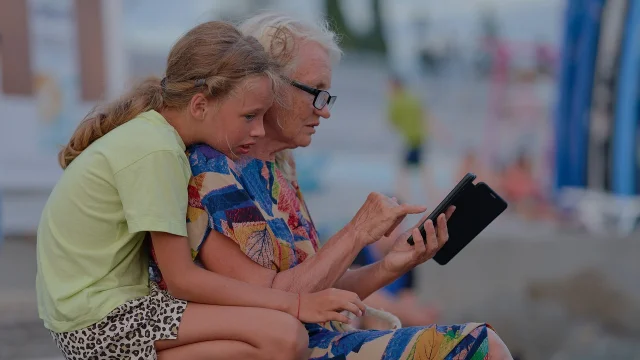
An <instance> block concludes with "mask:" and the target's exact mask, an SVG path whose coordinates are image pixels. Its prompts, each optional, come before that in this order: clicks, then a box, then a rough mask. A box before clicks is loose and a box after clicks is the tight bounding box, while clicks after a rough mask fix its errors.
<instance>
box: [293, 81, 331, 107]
mask: <svg viewBox="0 0 640 360" xmlns="http://www.w3.org/2000/svg"><path fill="white" fill-rule="evenodd" d="M286 80H287V81H289V83H290V84H291V85H293V86H295V87H297V88H298V89H300V90H302V91H304V92H306V93H309V94H311V95H314V96H315V98H313V107H314V108H316V109H318V110H322V109H323V108H324V107H325V106H326V107H327V110H331V108H332V107H333V104H335V103H336V98H337V96H331V94H329V92H328V91H326V90H320V89H316V88H312V87H311V86H307V85H305V84H301V83H299V82H297V81H295V80H290V79H286Z"/></svg>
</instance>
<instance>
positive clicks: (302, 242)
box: [188, 13, 511, 359]
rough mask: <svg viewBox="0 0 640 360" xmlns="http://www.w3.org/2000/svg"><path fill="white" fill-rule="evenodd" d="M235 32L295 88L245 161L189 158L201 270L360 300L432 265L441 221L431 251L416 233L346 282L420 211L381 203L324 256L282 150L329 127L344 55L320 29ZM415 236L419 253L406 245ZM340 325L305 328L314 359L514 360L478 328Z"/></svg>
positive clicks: (258, 26) (245, 27) (260, 22)
mask: <svg viewBox="0 0 640 360" xmlns="http://www.w3.org/2000/svg"><path fill="white" fill-rule="evenodd" d="M240 28H241V29H242V31H243V33H244V34H245V35H251V36H255V37H256V38H258V40H259V41H260V42H261V44H262V45H263V46H264V47H265V49H266V50H267V51H268V52H269V53H270V54H271V55H272V56H273V58H274V59H275V60H276V61H278V63H279V64H280V65H281V66H282V68H283V77H284V79H286V81H288V82H289V84H290V86H288V87H284V88H282V91H283V95H282V96H283V100H282V101H281V103H280V102H278V103H275V104H274V106H273V107H272V108H271V109H269V111H268V112H267V113H266V115H265V132H266V137H265V138H262V139H259V140H258V141H257V143H256V145H255V147H254V148H252V149H251V150H250V153H249V155H250V156H247V157H244V158H241V159H237V160H235V161H232V159H230V158H229V157H228V156H225V154H223V153H220V152H218V151H216V150H214V149H211V148H210V147H208V146H206V145H199V146H196V147H193V148H191V149H190V157H189V158H190V161H191V166H192V171H193V177H192V179H191V182H190V191H189V194H190V200H189V203H190V208H189V217H188V224H189V225H188V230H189V238H190V239H191V246H192V251H193V252H194V253H196V254H197V260H198V261H201V262H202V263H203V265H204V266H205V268H207V269H210V270H212V271H215V272H217V273H220V274H223V275H226V276H230V277H233V278H236V279H240V280H243V281H246V282H249V283H252V284H259V285H261V286H264V287H270V288H276V289H283V290H287V291H295V292H301V293H306V292H310V291H318V290H321V289H326V288H328V287H331V286H335V287H337V288H340V289H346V290H349V291H353V292H355V293H356V294H358V296H359V297H360V298H366V297H368V296H369V295H370V294H372V293H374V292H375V291H377V290H379V289H380V288H382V287H383V286H384V285H387V284H389V283H390V282H392V281H393V280H395V279H397V278H398V277H399V276H401V275H402V274H404V273H406V272H407V271H409V270H410V269H412V268H414V267H415V266H417V265H419V264H421V263H424V262H425V261H427V260H428V259H430V258H431V257H432V256H433V255H434V254H435V252H436V251H437V250H438V249H439V248H440V247H441V246H442V245H443V244H444V243H445V242H446V240H447V238H448V235H447V228H446V219H445V215H444V214H443V215H441V216H440V217H439V218H438V221H437V226H438V233H437V234H436V231H435V227H434V224H433V223H432V222H431V221H429V222H427V225H426V229H427V239H426V241H424V240H423V238H422V236H421V234H420V232H419V231H418V230H417V227H413V228H412V229H411V230H409V231H407V232H405V233H404V234H402V235H401V236H399V237H398V238H397V239H396V240H395V242H394V244H393V247H392V249H391V251H389V253H388V254H387V255H386V256H385V257H384V258H383V259H382V260H380V261H378V262H376V263H374V264H371V265H369V266H366V267H362V268H360V269H357V270H353V271H347V269H348V267H349V266H350V265H351V263H352V262H353V259H354V258H355V257H356V255H357V253H358V252H359V251H360V250H361V249H362V248H364V247H365V246H366V245H368V244H371V243H374V242H376V241H377V240H379V239H380V238H381V237H382V236H383V235H385V234H388V233H389V232H390V231H392V230H393V229H395V227H396V226H397V224H399V222H400V221H401V220H402V218H403V217H404V215H406V214H408V213H420V212H423V211H424V210H425V208H423V207H416V206H410V205H406V204H403V205H398V204H397V202H395V201H394V200H393V199H389V198H388V197H386V196H383V195H381V194H376V193H372V194H370V195H369V197H368V198H367V200H366V201H365V204H364V205H363V206H362V207H361V208H360V210H359V211H358V212H357V213H356V215H355V216H354V218H353V219H352V220H351V221H350V222H349V223H348V224H347V226H345V227H344V228H343V229H342V230H340V231H339V232H338V233H337V234H335V235H334V236H332V237H331V238H330V239H329V240H328V242H327V243H326V244H325V245H324V246H323V247H322V248H320V247H319V243H318V235H317V232H316V229H315V226H314V224H313V221H312V219H311V217H310V215H309V211H308V209H307V206H306V204H305V202H304V199H303V197H302V194H301V193H300V191H299V189H298V188H296V187H294V186H293V184H292V181H293V180H294V177H293V173H292V169H291V164H294V162H293V159H292V158H291V156H290V153H289V152H288V151H287V150H286V149H291V148H296V147H299V146H308V145H309V144H310V142H311V136H312V134H313V133H314V132H315V127H316V126H318V125H319V118H320V117H323V118H329V116H330V112H329V110H330V108H331V106H332V104H333V103H334V102H335V99H336V98H335V97H333V96H331V95H330V94H329V93H328V91H327V89H329V88H330V85H331V66H332V60H337V59H338V58H339V57H340V54H341V51H340V49H339V47H338V45H337V44H336V41H335V35H334V34H333V33H332V32H331V31H330V30H329V29H328V27H327V26H326V24H324V23H320V24H311V23H303V22H301V21H298V20H296V19H293V18H290V17H288V16H285V15H279V14H270V13H265V14H260V15H257V16H255V17H252V18H251V19H248V20H247V21H245V22H244V23H243V24H242V25H241V26H240ZM410 235H413V236H414V237H415V238H416V246H410V245H409V244H408V243H407V241H406V240H407V238H408V237H409V236H410ZM353 310H354V311H356V309H353ZM336 320H338V321H332V322H326V323H322V322H315V323H313V322H306V323H305V327H306V329H307V331H308V334H309V348H310V350H311V354H310V358H311V359H320V358H329V357H331V358H334V357H335V358H343V359H349V358H358V357H359V358H367V359H375V358H382V357H383V356H385V357H386V358H389V359H400V358H402V359H405V358H409V359H411V358H417V357H416V356H420V355H416V354H425V353H434V354H437V356H436V357H435V358H438V359H444V358H445V357H446V358H454V357H456V356H458V357H462V356H469V357H471V356H476V357H477V358H486V357H487V356H490V357H491V358H494V359H510V358H511V357H510V355H509V352H508V349H506V346H505V345H504V343H503V342H502V341H501V340H500V338H499V337H498V336H497V335H496V334H495V332H494V331H493V330H491V328H490V327H489V326H487V325H485V324H479V323H468V324H459V325H445V326H435V325H432V326H426V327H418V328H403V329H393V330H387V331H376V330H367V331H363V330H357V329H354V328H353V327H351V326H349V319H348V318H346V317H343V318H340V319H336Z"/></svg>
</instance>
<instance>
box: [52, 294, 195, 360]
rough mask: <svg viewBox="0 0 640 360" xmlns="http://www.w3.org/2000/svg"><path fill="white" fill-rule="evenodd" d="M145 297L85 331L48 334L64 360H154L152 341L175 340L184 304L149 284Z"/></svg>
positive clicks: (127, 303) (128, 303)
mask: <svg viewBox="0 0 640 360" xmlns="http://www.w3.org/2000/svg"><path fill="white" fill-rule="evenodd" d="M150 286H151V291H150V294H149V295H148V296H144V297H141V298H138V299H134V300H131V301H128V302H126V303H124V304H122V305H120V306H118V307H117V308H115V309H114V310H113V311H111V312H110V313H109V314H108V315H107V317H105V318H104V319H102V320H101V321H100V322H98V323H96V324H93V325H91V326H89V327H87V328H84V329H80V330H75V331H69V332H63V333H55V332H51V336H53V340H54V341H55V343H56V345H57V346H58V349H60V351H62V354H63V355H64V357H65V359H68V360H87V359H89V360H101V359H136V360H155V359H157V355H156V350H155V347H154V342H155V341H156V340H165V339H176V338H177V337H178V327H179V325H180V320H181V319H182V314H183V313H184V310H185V309H186V308H187V302H186V301H182V300H178V299H176V298H174V297H173V296H171V295H169V294H168V293H167V292H165V291H162V290H160V289H158V286H157V285H156V284H155V283H153V282H151V283H150Z"/></svg>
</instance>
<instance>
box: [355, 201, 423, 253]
mask: <svg viewBox="0 0 640 360" xmlns="http://www.w3.org/2000/svg"><path fill="white" fill-rule="evenodd" d="M426 209H427V208H426V207H424V206H417V205H410V204H402V205H399V204H398V202H397V201H396V199H395V198H389V197H387V196H384V195H382V194H380V193H376V192H372V193H371V194H369V196H368V197H367V200H366V201H365V202H364V204H363V205H362V207H360V210H358V212H357V213H356V216H354V217H353V219H352V220H351V222H350V224H351V225H352V226H353V228H354V229H355V231H356V234H357V236H356V238H357V239H358V240H359V241H360V242H361V244H360V245H361V246H363V247H364V246H366V245H369V244H371V243H374V242H376V241H378V240H379V239H380V238H381V237H383V236H388V235H389V234H391V232H392V231H393V230H394V229H395V228H396V227H397V226H398V225H399V224H400V223H401V222H402V220H404V218H405V217H406V216H407V215H409V214H420V213H423V212H424V211H425V210H426Z"/></svg>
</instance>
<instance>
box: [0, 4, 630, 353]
mask: <svg viewBox="0 0 640 360" xmlns="http://www.w3.org/2000/svg"><path fill="white" fill-rule="evenodd" d="M263 9H271V10H278V11H284V12H286V13H289V14H291V15H295V16H298V17H300V18H305V19H317V18H322V17H326V18H328V19H329V21H330V23H331V24H332V26H333V28H334V30H336V31H337V32H338V33H340V34H341V36H342V45H343V47H344V50H345V56H344V58H343V60H342V62H341V63H340V64H339V65H336V66H335V67H334V70H333V73H334V74H333V84H332V87H331V94H332V95H337V96H338V101H337V103H336V106H335V107H334V108H333V110H332V116H331V118H330V119H327V120H323V121H322V123H321V126H320V127H319V129H318V133H317V134H316V135H315V137H314V140H313V143H312V145H311V146H310V147H308V148H305V149H298V150H296V151H295V156H296V159H297V172H298V177H299V181H300V185H301V187H302V189H303V192H304V194H305V197H306V199H307V201H308V205H309V207H310V210H311V214H312V215H313V218H314V222H315V224H316V226H317V227H318V228H319V231H320V235H321V237H322V238H323V239H326V238H328V237H330V236H331V235H333V233H335V232H336V231H337V230H338V229H340V228H341V227H342V226H344V225H345V224H346V223H347V222H348V221H349V220H350V219H351V217H352V216H353V215H354V214H355V212H356V211H357V209H358V208H359V207H360V205H361V204H362V203H363V202H364V200H365V198H366V196H367V194H368V193H369V192H371V191H379V192H383V193H385V194H388V195H394V196H400V197H401V199H403V200H406V201H409V202H412V203H419V204H426V205H428V206H429V207H430V208H433V207H434V206H435V205H437V204H438V203H439V202H440V200H441V199H442V198H443V197H444V196H445V195H446V194H447V192H448V191H449V190H450V189H451V188H453V186H454V185H455V184H456V183H457V181H458V180H459V179H460V178H462V176H463V175H464V173H466V172H474V173H476V174H477V175H478V179H479V180H481V181H485V182H487V183H488V184H489V185H490V186H491V187H492V188H494V189H495V190H496V191H497V192H498V193H499V194H500V195H502V196H503V197H504V198H505V199H506V200H507V201H508V202H509V209H508V210H507V211H506V212H505V213H504V214H503V215H502V216H501V217H500V218H499V219H498V220H496V221H495V222H494V223H492V224H491V225H490V226H489V227H488V228H487V229H486V230H485V231H484V232H483V233H482V234H481V235H480V236H479V237H478V238H477V239H476V240H475V241H474V242H473V243H472V244H470V245H469V246H468V247H467V248H465V249H464V251H463V252H462V253H461V254H460V255H459V256H458V257H456V258H455V259H454V260H453V261H452V262H450V263H449V264H448V265H446V266H439V265H437V264H435V263H434V262H428V263H426V264H424V265H422V266H420V267H419V268H418V269H417V270H416V274H415V276H416V280H415V290H414V291H415V292H416V294H417V296H418V298H419V301H420V302H421V303H422V304H423V305H424V306H425V307H433V308H437V309H439V310H438V311H439V312H440V318H439V321H440V322H443V323H449V322H462V321H486V322H489V323H491V324H492V325H493V326H494V327H495V328H496V330H497V332H498V333H499V334H500V335H501V337H502V338H503V339H504V340H505V342H506V343H507V345H508V346H509V348H510V349H511V351H512V352H513V354H514V355H517V356H518V357H519V358H520V359H640V233H639V232H638V230H637V228H638V224H639V221H640V197H639V193H640V126H638V125H639V121H640V112H639V111H640V0H606V1H605V0H449V1H435V0H305V1H300V0H264V1H258V0H255V1H250V0H235V1H222V0H184V1H171V0H2V1H0V85H1V87H0V89H1V90H0V117H1V118H0V119H1V121H0V204H1V205H2V206H1V208H0V359H47V358H51V359H56V358H59V354H58V353H57V351H56V349H55V347H54V345H53V342H52V341H51V338H50V336H49V335H48V333H47V331H46V330H45V329H44V328H43V326H42V323H41V322H40V320H39V319H38V318H37V314H36V310H35V309H36V304H35V292H34V281H35V230H36V227H37V224H38V220H39V216H40V211H41V209H42V207H43V205H44V202H45V201H46V199H47V196H48V194H49V192H50V190H51V189H52V187H53V185H54V184H55V182H56V180H57V178H58V177H59V176H60V174H61V170H60V168H59V167H58V165H57V161H56V154H57V151H58V149H59V146H60V145H62V144H64V143H66V141H67V140H68V138H69V136H70V134H71V132H72V131H73V129H74V128H75V126H76V125H77V124H78V122H79V121H80V120H81V119H82V118H83V117H84V115H85V114H86V113H87V112H88V110H89V109H90V108H91V107H92V106H94V105H95V104H96V103H99V102H100V101H104V100H109V99H112V98H114V97H117V96H118V95H119V94H120V93H121V92H122V91H123V90H124V89H126V88H127V86H128V85H129V84H131V83H132V82H133V81H135V80H136V79H139V78H141V77H144V76H147V75H151V74H154V75H158V76H162V72H163V69H164V65H165V59H166V55H167V53H168V51H169V49H170V47H171V45H172V44H173V42H174V41H175V40H177V38H178V37H179V36H180V35H181V34H183V33H184V32H186V31H187V30H188V29H189V28H190V27H192V26H194V25H195V24H197V23H199V22H203V21H207V20H211V19H224V20H230V21H236V20H240V19H243V18H246V17H248V16H250V15H251V14H254V13H256V12H257V11H259V10H263ZM392 77H394V78H397V79H400V80H402V83H403V84H404V86H405V88H406V91H408V92H410V93H412V94H414V96H417V97H418V98H419V100H420V103H421V106H422V109H423V115H424V116H423V119H422V120H421V122H420V124H419V125H417V127H415V128H409V129H406V128H405V129H400V130H398V128H396V127H394V125H393V124H392V122H391V121H390V119H389V118H388V106H389V101H390V93H391V92H390V89H391V87H390V79H391V78H392ZM405 130H406V131H408V132H409V133H412V132H420V133H422V134H424V136H423V138H424V141H422V142H421V143H420V145H419V147H420V148H421V149H422V157H421V159H420V165H421V166H420V167H411V168H408V167H407V166H406V165H405V152H406V146H405V139H404V136H403V135H402V134H403V131H405ZM406 131H405V132H406ZM415 221H416V219H408V220H407V223H406V224H404V225H405V226H409V225H411V224H412V223H413V222H415ZM2 234H4V240H2V239H3V236H2Z"/></svg>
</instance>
